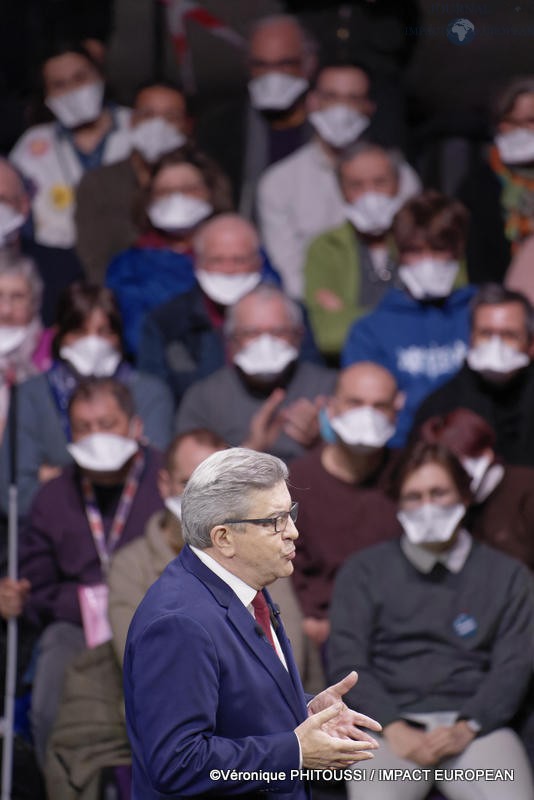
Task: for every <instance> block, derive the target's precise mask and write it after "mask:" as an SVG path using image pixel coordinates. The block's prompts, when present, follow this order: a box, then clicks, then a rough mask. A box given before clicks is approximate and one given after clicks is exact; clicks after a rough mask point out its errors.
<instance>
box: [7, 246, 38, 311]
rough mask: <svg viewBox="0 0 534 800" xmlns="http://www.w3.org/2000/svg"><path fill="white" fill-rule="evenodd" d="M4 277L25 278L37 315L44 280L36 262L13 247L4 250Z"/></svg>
mask: <svg viewBox="0 0 534 800" xmlns="http://www.w3.org/2000/svg"><path fill="white" fill-rule="evenodd" d="M4 275H9V276H13V275H15V276H17V277H21V278H24V280H25V281H26V282H27V283H28V286H29V287H30V291H31V295H32V308H33V313H34V314H37V313H38V312H39V310H40V308H41V300H42V298H43V280H42V278H41V276H40V275H39V270H38V269H37V266H36V264H35V261H34V260H33V259H32V258H30V257H29V256H25V255H22V254H21V253H18V252H17V251H16V250H14V249H13V248H11V247H5V248H2V249H1V250H0V278H2V277H3V276H4Z"/></svg>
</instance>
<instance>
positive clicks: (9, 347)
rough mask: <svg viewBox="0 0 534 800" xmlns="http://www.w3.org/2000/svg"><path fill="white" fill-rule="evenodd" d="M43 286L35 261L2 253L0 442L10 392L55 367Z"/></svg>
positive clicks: (9, 252)
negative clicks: (45, 325) (42, 314)
mask: <svg viewBox="0 0 534 800" xmlns="http://www.w3.org/2000/svg"><path fill="white" fill-rule="evenodd" d="M42 291H43V282H42V280H41V278H40V277H39V274H38V272H37V268H36V266H35V264H34V262H33V261H32V260H31V258H27V257H26V256H23V255H17V254H16V253H15V252H11V251H10V250H0V441H1V440H2V435H3V432H4V427H5V423H6V419H7V414H8V408H9V394H10V388H11V386H12V385H13V384H15V383H16V384H18V383H21V382H22V381H24V380H25V379H26V378H29V377H30V376H31V375H35V374H36V373H38V372H43V370H46V369H48V368H49V367H50V365H51V363H52V359H51V355H50V347H51V339H52V332H51V331H45V330H43V325H42V322H41V319H40V314H39V311H40V306H41V297H42Z"/></svg>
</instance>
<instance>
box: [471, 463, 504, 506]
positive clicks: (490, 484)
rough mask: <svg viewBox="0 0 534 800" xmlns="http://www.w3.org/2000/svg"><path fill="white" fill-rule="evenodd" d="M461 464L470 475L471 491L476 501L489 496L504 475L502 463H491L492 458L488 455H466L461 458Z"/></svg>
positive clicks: (481, 500)
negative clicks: (474, 456) (473, 456)
mask: <svg viewBox="0 0 534 800" xmlns="http://www.w3.org/2000/svg"><path fill="white" fill-rule="evenodd" d="M462 466H463V468H464V469H465V471H466V472H467V474H468V475H470V476H471V491H472V492H473V495H474V497H475V500H476V501H477V502H478V503H482V502H483V501H484V500H485V499H486V498H487V497H489V495H490V494H491V493H492V491H493V490H494V489H495V488H496V486H497V485H498V484H499V483H500V482H501V480H502V478H503V476H504V467H503V466H502V464H493V465H492V459H491V457H490V456H488V455H483V456H479V457H478V458H468V457H467V456H466V457H465V458H462Z"/></svg>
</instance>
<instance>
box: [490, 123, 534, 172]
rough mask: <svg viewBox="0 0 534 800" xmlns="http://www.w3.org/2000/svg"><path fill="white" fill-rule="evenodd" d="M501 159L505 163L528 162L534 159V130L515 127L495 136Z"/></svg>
mask: <svg viewBox="0 0 534 800" xmlns="http://www.w3.org/2000/svg"><path fill="white" fill-rule="evenodd" d="M495 144H496V145H497V149H498V151H499V155H500V157H501V161H503V162H504V163H505V164H529V163H530V162H531V161H534V131H531V130H529V128H515V129H514V130H513V131H509V132H508V133H501V134H499V135H498V136H496V137H495Z"/></svg>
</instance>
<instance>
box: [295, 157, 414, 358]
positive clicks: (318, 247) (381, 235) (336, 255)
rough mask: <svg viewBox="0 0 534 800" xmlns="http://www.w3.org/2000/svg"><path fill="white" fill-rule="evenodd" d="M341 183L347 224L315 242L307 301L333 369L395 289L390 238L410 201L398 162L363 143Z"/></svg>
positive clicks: (344, 167)
mask: <svg viewBox="0 0 534 800" xmlns="http://www.w3.org/2000/svg"><path fill="white" fill-rule="evenodd" d="M337 174H338V181H339V185H340V189H341V192H342V194H343V198H344V201H345V202H344V206H343V209H344V215H345V222H344V223H343V224H342V225H341V226H338V227H336V228H333V229H331V230H329V231H326V232H325V233H323V234H321V235H320V236H318V237H317V238H315V239H314V240H313V241H312V243H311V245H310V247H309V249H308V253H307V256H306V262H305V266H304V296H305V302H306V305H307V307H308V309H309V312H310V320H311V323H312V328H313V332H314V334H315V338H316V339H317V342H318V344H319V347H320V350H321V352H322V353H324V354H325V356H327V357H328V358H329V359H331V360H332V361H333V362H334V363H335V362H336V361H337V359H338V358H339V353H340V351H341V348H342V346H343V342H344V341H345V337H346V335H347V332H348V330H349V327H350V325H351V323H352V322H354V320H355V319H357V318H358V317H360V316H361V315H362V314H364V313H365V312H367V311H371V310H372V309H373V308H374V307H375V306H376V304H377V303H378V302H379V301H380V300H381V299H382V297H383V296H384V294H385V293H386V291H387V290H388V289H389V288H390V287H391V286H393V285H394V283H395V276H396V254H395V251H394V246H393V241H392V238H391V235H390V230H391V225H392V223H393V218H394V216H395V214H396V213H397V211H398V210H399V208H400V207H401V205H402V202H403V200H404V199H406V197H403V196H402V193H401V191H400V184H399V165H398V163H397V158H396V157H395V156H394V155H393V154H391V153H388V151H387V150H385V149H384V148H382V147H379V146H378V145H375V144H369V143H368V142H359V143H357V144H355V145H353V146H352V147H350V148H348V149H347V150H346V151H345V152H344V153H343V155H342V156H341V157H340V160H339V164H338V169H337Z"/></svg>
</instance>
